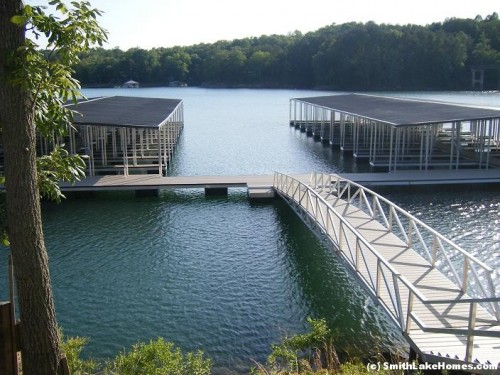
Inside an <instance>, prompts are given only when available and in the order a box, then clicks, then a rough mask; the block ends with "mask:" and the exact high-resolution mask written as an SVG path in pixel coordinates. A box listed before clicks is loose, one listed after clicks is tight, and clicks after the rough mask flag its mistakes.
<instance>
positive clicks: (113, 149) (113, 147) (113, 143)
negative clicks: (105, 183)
mask: <svg viewBox="0 0 500 375" xmlns="http://www.w3.org/2000/svg"><path fill="white" fill-rule="evenodd" d="M111 152H112V155H113V157H114V158H116V157H117V156H118V154H117V150H116V128H111Z"/></svg>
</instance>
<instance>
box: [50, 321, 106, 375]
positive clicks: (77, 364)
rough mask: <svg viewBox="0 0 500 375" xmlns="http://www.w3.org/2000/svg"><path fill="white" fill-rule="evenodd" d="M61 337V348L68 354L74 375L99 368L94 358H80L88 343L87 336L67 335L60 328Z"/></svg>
mask: <svg viewBox="0 0 500 375" xmlns="http://www.w3.org/2000/svg"><path fill="white" fill-rule="evenodd" d="M59 337H60V339H61V350H62V351H63V352H64V354H65V355H66V359H67V360H68V367H69V370H70V372H71V374H73V375H87V374H91V373H93V371H94V370H95V369H96V368H97V363H96V362H95V361H94V360H91V359H89V360H84V359H81V358H80V355H81V352H82V350H83V348H84V347H85V345H87V343H88V338H86V337H78V336H77V337H67V338H66V337H65V336H64V334H63V332H62V330H61V329H60V330H59Z"/></svg>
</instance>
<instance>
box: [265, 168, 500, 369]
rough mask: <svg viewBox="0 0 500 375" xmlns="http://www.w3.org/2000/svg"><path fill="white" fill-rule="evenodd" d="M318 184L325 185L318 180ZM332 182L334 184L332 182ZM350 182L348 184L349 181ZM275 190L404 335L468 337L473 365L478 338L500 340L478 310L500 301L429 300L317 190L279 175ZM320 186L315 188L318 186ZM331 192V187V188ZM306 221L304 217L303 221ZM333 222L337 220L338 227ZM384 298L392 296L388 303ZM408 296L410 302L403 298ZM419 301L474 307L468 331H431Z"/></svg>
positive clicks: (471, 309) (468, 318)
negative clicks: (481, 324) (479, 321)
mask: <svg viewBox="0 0 500 375" xmlns="http://www.w3.org/2000/svg"><path fill="white" fill-rule="evenodd" d="M329 178H331V176H330V175H329ZM311 180H312V181H314V182H321V180H318V179H317V178H316V176H312V178H311ZM330 181H331V180H330ZM347 181H348V180H347ZM273 185H274V189H275V190H276V192H277V193H278V194H279V195H280V196H281V197H283V198H285V199H286V200H291V201H292V202H293V203H294V204H295V205H297V206H298V207H299V208H300V211H301V214H302V215H306V216H308V218H309V219H310V220H312V221H313V222H314V225H316V226H317V227H318V228H319V229H320V230H321V232H322V234H324V235H326V236H327V237H328V238H329V240H330V241H331V242H332V243H333V244H334V246H335V248H336V249H337V250H338V252H337V253H338V254H339V255H341V256H342V258H343V259H344V260H345V261H346V262H347V263H348V264H349V266H350V267H351V268H352V270H353V271H354V272H355V273H356V275H357V276H358V278H359V280H360V281H361V282H362V284H363V285H364V286H365V287H366V288H367V289H368V290H369V291H370V292H371V293H372V295H373V296H374V297H375V298H376V299H377V301H378V302H380V303H381V304H382V305H383V306H384V308H385V310H386V312H387V313H388V314H389V316H390V317H391V318H392V320H393V321H394V322H395V323H396V324H397V325H398V326H399V327H400V329H401V330H402V332H404V333H407V334H409V333H410V330H411V323H412V322H415V323H416V324H417V325H418V326H419V328H420V329H421V330H422V331H424V332H439V333H443V334H454V335H464V336H466V337H467V341H466V355H465V358H463V360H465V361H470V360H471V358H472V354H473V349H474V346H473V342H474V337H475V336H491V337H500V331H498V330H495V331H484V330H480V329H476V328H475V321H476V308H477V304H478V303H480V302H488V303H496V304H497V305H498V303H500V298H496V297H493V298H488V299H481V298H479V299H478V298H472V299H470V298H468V299H463V300H455V299H450V300H435V301H433V300H429V299H427V298H426V297H425V296H424V295H423V294H422V293H421V292H420V291H419V290H418V288H416V287H415V286H414V285H413V284H412V283H410V282H409V281H408V280H407V279H406V278H405V277H404V276H403V275H401V274H400V273H399V272H398V271H397V270H396V269H395V268H394V267H393V266H392V265H391V264H390V263H389V262H388V261H387V260H386V259H384V258H383V257H382V256H381V255H380V254H379V253H378V252H377V251H376V249H375V248H374V247H373V246H372V245H371V244H370V242H369V241H368V240H366V239H365V238H364V237H363V236H362V235H361V234H360V233H359V232H358V231H357V230H356V229H355V228H354V227H353V226H352V225H351V224H350V223H349V222H348V221H347V220H346V219H345V218H344V217H343V216H342V214H341V213H339V212H337V211H336V210H335V209H334V208H333V207H332V206H331V205H330V204H329V203H328V202H327V201H326V200H325V198H323V197H322V196H321V195H320V194H319V193H318V192H317V191H315V189H313V188H312V187H311V186H308V185H307V184H305V183H304V182H302V181H299V180H297V179H295V178H293V177H291V176H288V175H285V174H282V173H279V172H275V174H274V183H273ZM317 185H318V184H317V183H316V184H314V186H317ZM328 188H329V187H328ZM303 218H304V217H303ZM333 218H336V219H337V220H336V221H337V222H338V225H336V223H335V221H334V220H333ZM369 257H372V260H375V262H372V263H375V264H376V266H375V269H370V268H369V262H368V258H369ZM382 294H384V295H388V296H389V299H390V301H389V302H388V303H386V302H385V301H384V300H383V299H382V298H381V296H382ZM403 296H407V298H403ZM415 297H416V299H417V300H419V301H420V302H421V303H422V304H424V305H432V304H451V305H452V304H458V303H460V304H463V303H468V304H469V305H470V308H469V314H468V317H467V322H466V323H467V328H464V326H460V327H445V326H443V327H439V328H436V327H429V326H426V325H425V322H423V321H422V319H420V318H419V316H418V315H417V314H416V313H415V312H414V310H413V305H414V302H415Z"/></svg>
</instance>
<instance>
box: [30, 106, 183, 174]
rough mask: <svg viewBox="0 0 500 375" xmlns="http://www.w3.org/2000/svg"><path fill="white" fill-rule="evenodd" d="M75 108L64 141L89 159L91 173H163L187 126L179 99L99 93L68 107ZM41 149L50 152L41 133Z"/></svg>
mask: <svg viewBox="0 0 500 375" xmlns="http://www.w3.org/2000/svg"><path fill="white" fill-rule="evenodd" d="M67 107H68V108H70V109H71V110H74V111H75V113H74V119H73V125H74V129H70V130H69V134H68V135H67V136H66V137H65V139H56V140H55V142H56V143H57V144H61V143H64V144H65V145H66V147H67V148H68V151H69V152H70V153H72V154H76V153H79V154H81V155H83V156H85V158H86V163H87V171H86V173H87V176H98V175H125V176H127V175H129V174H157V175H160V176H162V175H164V174H165V173H166V172H165V171H166V167H167V166H168V165H169V163H170V161H171V158H172V155H173V152H174V149H175V147H176V144H177V141H178V139H179V135H180V133H181V131H182V129H183V126H184V114H183V102H182V100H180V99H158V98H138V97H125V96H113V97H101V98H95V99H90V100H84V101H80V102H79V103H78V104H71V105H68V106H67ZM37 147H38V153H39V154H40V155H46V154H48V153H50V152H51V151H52V148H53V144H52V142H49V141H47V139H45V138H43V137H42V136H40V135H39V138H38V142H37Z"/></svg>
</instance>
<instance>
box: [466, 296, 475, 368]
mask: <svg viewBox="0 0 500 375" xmlns="http://www.w3.org/2000/svg"><path fill="white" fill-rule="evenodd" d="M476 310H477V303H476V302H471V304H470V309H469V326H468V328H467V331H468V332H467V346H466V349H465V361H466V362H470V361H471V360H472V352H473V350H474V333H473V330H474V328H475V326H476Z"/></svg>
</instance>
